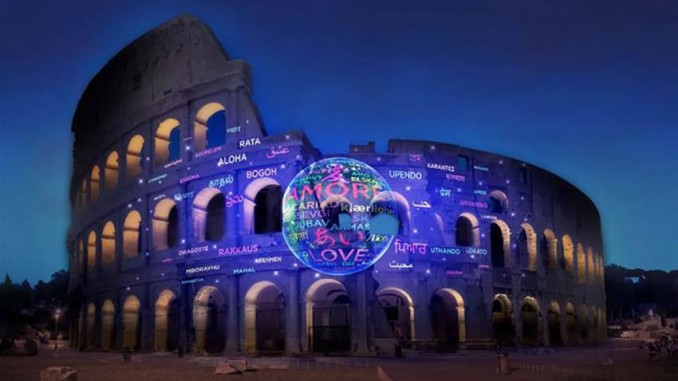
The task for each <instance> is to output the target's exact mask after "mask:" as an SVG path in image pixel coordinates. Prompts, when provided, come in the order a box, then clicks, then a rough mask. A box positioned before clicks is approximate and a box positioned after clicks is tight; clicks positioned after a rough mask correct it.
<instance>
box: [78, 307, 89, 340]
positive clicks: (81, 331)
mask: <svg viewBox="0 0 678 381" xmlns="http://www.w3.org/2000/svg"><path fill="white" fill-rule="evenodd" d="M86 316H87V304H86V303H85V300H84V299H82V300H81V301H80V321H79V322H78V323H79V326H78V332H79V334H78V349H80V350H83V349H84V348H85V347H86V346H87V342H86V341H85V340H86V339H85V338H86V337H87V335H86V330H87V326H86V324H85V317H86Z"/></svg>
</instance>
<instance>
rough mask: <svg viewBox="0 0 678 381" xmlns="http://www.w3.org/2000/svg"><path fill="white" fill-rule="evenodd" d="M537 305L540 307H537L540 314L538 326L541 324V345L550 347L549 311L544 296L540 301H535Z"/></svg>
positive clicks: (548, 305)
mask: <svg viewBox="0 0 678 381" xmlns="http://www.w3.org/2000/svg"><path fill="white" fill-rule="evenodd" d="M537 302H538V303H540V304H541V305H540V306H539V314H540V316H539V317H540V319H541V320H540V321H539V324H541V329H540V330H539V334H540V335H541V337H542V340H541V344H542V345H543V346H545V347H548V346H551V344H552V343H551V335H550V328H551V327H549V309H550V308H551V307H550V303H549V301H548V300H546V299H544V296H542V299H540V300H537ZM542 306H543V307H542Z"/></svg>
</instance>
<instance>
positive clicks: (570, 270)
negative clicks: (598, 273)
mask: <svg viewBox="0 0 678 381" xmlns="http://www.w3.org/2000/svg"><path fill="white" fill-rule="evenodd" d="M563 269H564V270H565V273H566V274H568V275H574V243H573V242H572V238H570V236H569V235H567V234H565V235H564V236H563Z"/></svg>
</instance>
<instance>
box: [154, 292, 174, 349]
mask: <svg viewBox="0 0 678 381" xmlns="http://www.w3.org/2000/svg"><path fill="white" fill-rule="evenodd" d="M178 344H179V300H177V297H176V295H175V294H174V293H173V292H172V291H170V290H163V291H162V292H161V293H160V295H159V296H158V300H157V301H156V302H155V350H156V351H159V352H172V351H174V350H175V349H177V345H178Z"/></svg>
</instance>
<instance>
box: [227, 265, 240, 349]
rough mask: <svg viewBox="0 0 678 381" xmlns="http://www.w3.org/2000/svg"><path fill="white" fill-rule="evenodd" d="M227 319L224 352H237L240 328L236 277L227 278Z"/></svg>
mask: <svg viewBox="0 0 678 381" xmlns="http://www.w3.org/2000/svg"><path fill="white" fill-rule="evenodd" d="M227 279H228V296H227V297H228V312H227V316H228V320H227V321H226V352H227V353H237V352H238V350H239V348H238V342H239V339H240V330H239V329H238V327H239V324H238V309H239V308H238V277H237V276H236V275H231V276H229V277H228V278H227Z"/></svg>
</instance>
